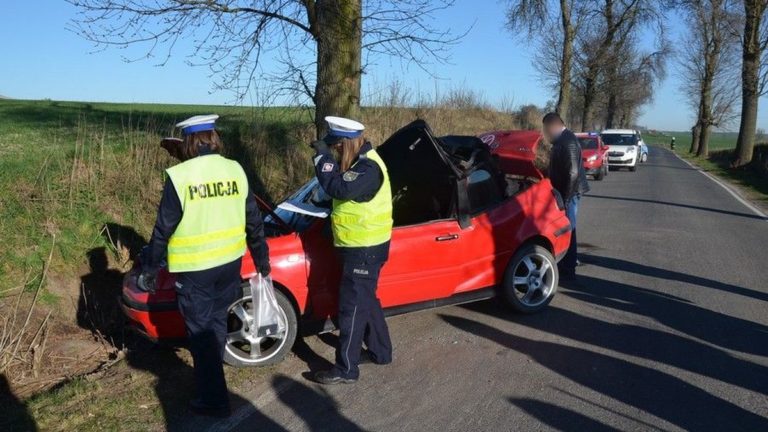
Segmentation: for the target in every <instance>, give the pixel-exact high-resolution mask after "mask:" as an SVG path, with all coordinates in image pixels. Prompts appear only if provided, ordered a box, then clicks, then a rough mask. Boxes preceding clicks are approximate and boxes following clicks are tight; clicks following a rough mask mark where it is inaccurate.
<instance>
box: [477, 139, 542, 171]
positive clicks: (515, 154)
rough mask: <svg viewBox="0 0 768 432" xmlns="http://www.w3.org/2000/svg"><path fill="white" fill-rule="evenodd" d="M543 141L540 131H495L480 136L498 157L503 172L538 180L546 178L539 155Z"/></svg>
mask: <svg viewBox="0 0 768 432" xmlns="http://www.w3.org/2000/svg"><path fill="white" fill-rule="evenodd" d="M542 139H543V138H542V135H541V133H540V132H538V131H495V132H487V133H485V134H482V135H480V140H482V141H483V142H484V143H485V144H486V145H487V146H488V148H489V149H490V150H491V152H492V153H493V154H494V155H496V156H497V157H498V163H499V167H500V168H501V170H502V171H504V172H505V173H507V174H514V175H520V176H525V177H532V178H537V179H542V178H544V174H543V173H542V171H541V169H540V167H541V166H542V163H543V160H542V158H541V156H539V155H538V151H539V144H540V142H541V141H542ZM537 158H538V159H539V160H537Z"/></svg>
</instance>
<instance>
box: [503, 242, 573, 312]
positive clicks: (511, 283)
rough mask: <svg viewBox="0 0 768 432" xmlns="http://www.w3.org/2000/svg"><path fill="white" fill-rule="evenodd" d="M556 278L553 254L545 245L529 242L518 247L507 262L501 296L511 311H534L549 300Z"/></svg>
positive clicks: (543, 306) (553, 292)
mask: <svg viewBox="0 0 768 432" xmlns="http://www.w3.org/2000/svg"><path fill="white" fill-rule="evenodd" d="M545 263H546V268H545ZM542 269H544V273H543V274H542V273H541V272H542ZM536 281H538V283H536ZM558 281H559V274H558V271H557V261H555V257H553V256H552V254H551V253H550V252H549V251H548V250H547V249H546V248H544V247H542V246H539V245H537V244H531V243H529V244H525V245H523V246H522V247H521V248H520V249H518V250H517V252H515V254H514V255H513V256H512V259H511V260H510V261H509V265H508V266H507V270H506V273H505V274H504V281H503V283H502V286H501V295H502V297H503V298H504V301H505V302H506V303H507V304H508V305H509V306H510V307H511V308H512V310H514V311H515V312H519V313H523V314H534V313H537V312H540V311H541V310H543V309H544V308H546V307H547V305H548V304H549V302H551V301H552V298H553V297H554V296H555V293H556V292H557V284H558ZM531 290H533V291H531Z"/></svg>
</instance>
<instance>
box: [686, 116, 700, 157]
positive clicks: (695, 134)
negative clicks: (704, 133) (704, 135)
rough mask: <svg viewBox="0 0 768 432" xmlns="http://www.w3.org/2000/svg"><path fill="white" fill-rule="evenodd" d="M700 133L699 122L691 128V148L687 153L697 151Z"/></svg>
mask: <svg viewBox="0 0 768 432" xmlns="http://www.w3.org/2000/svg"><path fill="white" fill-rule="evenodd" d="M700 135H701V124H699V123H696V125H695V126H694V127H693V129H691V148H690V149H689V150H688V153H692V154H696V153H698V151H699V136H700Z"/></svg>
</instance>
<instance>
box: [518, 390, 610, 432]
mask: <svg viewBox="0 0 768 432" xmlns="http://www.w3.org/2000/svg"><path fill="white" fill-rule="evenodd" d="M508 400H509V403H511V404H512V405H514V406H516V407H518V408H520V409H521V410H523V411H525V412H526V413H528V414H529V415H531V416H533V417H535V418H536V420H538V421H540V422H541V423H543V424H546V425H548V426H551V427H553V428H554V429H556V430H559V431H590V432H614V431H618V429H616V428H613V427H611V426H608V425H607V424H605V423H602V422H599V421H597V420H595V419H592V418H590V417H587V416H585V415H584V414H581V413H577V412H576V411H572V410H569V409H568V408H564V407H560V406H557V405H554V404H551V403H548V402H543V401H539V400H536V399H529V398H509V399H508Z"/></svg>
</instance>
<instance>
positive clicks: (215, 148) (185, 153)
mask: <svg viewBox="0 0 768 432" xmlns="http://www.w3.org/2000/svg"><path fill="white" fill-rule="evenodd" d="M203 146H207V147H208V148H209V149H210V151H212V152H216V153H223V152H224V144H223V143H222V142H221V138H219V134H218V132H216V131H215V130H210V131H202V132H195V133H193V134H191V135H187V136H185V137H184V142H183V143H182V144H181V146H180V148H179V153H180V159H181V160H182V161H186V160H189V159H192V158H194V157H197V155H198V154H199V153H200V152H199V148H200V147H203Z"/></svg>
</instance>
